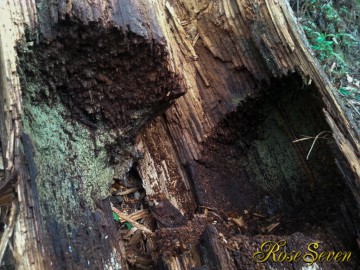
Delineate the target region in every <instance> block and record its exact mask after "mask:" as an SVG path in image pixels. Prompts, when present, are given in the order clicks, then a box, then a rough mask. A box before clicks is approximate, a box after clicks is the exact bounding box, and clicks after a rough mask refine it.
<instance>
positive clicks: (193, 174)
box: [0, 0, 360, 269]
mask: <svg viewBox="0 0 360 270" xmlns="http://www.w3.org/2000/svg"><path fill="white" fill-rule="evenodd" d="M0 12H1V15H0V16H1V18H2V24H1V26H0V31H1V32H0V45H1V46H0V47H1V86H2V87H1V105H2V106H1V108H2V112H1V142H2V151H3V156H4V164H5V167H6V169H5V178H4V180H3V182H2V186H1V190H0V191H1V197H2V198H4V199H2V200H1V202H2V204H1V205H3V206H4V205H6V204H11V203H12V207H11V209H12V211H11V212H10V214H9V217H8V221H7V222H8V223H7V224H8V226H7V228H6V230H5V232H4V233H3V236H2V247H0V255H2V254H4V252H5V258H7V263H8V264H9V265H10V264H12V265H15V266H16V268H19V269H120V268H124V269H127V268H128V263H129V253H128V252H127V250H126V249H125V248H124V245H123V244H124V243H123V241H122V240H121V239H118V238H119V237H118V234H117V232H116V227H115V223H114V220H113V216H112V213H111V211H112V210H111V206H110V199H109V196H110V192H109V190H110V186H111V184H112V182H113V181H114V180H116V181H120V182H122V183H126V182H127V181H128V179H129V177H131V174H132V173H133V172H136V174H138V175H139V177H140V178H141V180H142V185H143V188H144V189H145V191H146V202H147V203H148V204H149V208H150V212H151V214H152V216H153V218H154V219H155V220H156V224H157V225H156V226H152V227H151V226H149V227H150V229H149V230H154V231H155V233H154V234H153V233H152V232H147V233H146V232H145V233H144V236H143V237H144V239H146V240H147V243H148V244H149V243H150V242H153V244H154V245H155V248H154V249H153V250H151V249H150V250H151V252H150V253H151V259H152V261H153V263H155V264H157V266H156V267H158V268H160V267H164V268H167V269H190V267H199V269H200V267H207V268H205V269H251V268H254V267H260V266H259V265H258V264H256V262H255V261H252V260H246V259H244V258H240V257H241V256H240V255H239V254H240V253H239V249H238V248H236V246H239V245H245V246H246V245H250V243H258V242H259V241H260V240H263V239H266V236H264V235H269V234H271V233H275V234H277V235H280V238H281V235H287V236H286V239H287V241H288V242H291V241H293V242H294V243H295V244H294V245H295V247H299V248H300V246H306V243H305V242H304V241H305V240H304V239H306V240H309V241H313V240H314V239H318V238H317V237H319V238H320V239H321V240H323V241H325V242H326V243H327V245H328V246H331V245H332V246H334V245H335V247H336V245H337V246H338V247H339V248H343V247H344V248H349V249H352V250H354V248H355V245H356V239H359V230H358V224H359V223H358V222H359V215H358V210H356V209H357V207H359V205H360V195H359V194H360V163H359V159H358V157H359V139H358V138H359V129H358V127H357V126H356V124H355V123H351V124H350V123H349V121H348V120H347V119H346V117H345V116H344V114H343V111H342V109H341V107H340V105H339V104H338V101H337V100H336V98H335V97H334V94H333V93H334V91H333V89H332V85H331V84H330V82H329V81H328V79H327V78H326V76H325V74H324V73H323V71H322V70H321V69H320V67H319V65H318V63H317V62H316V60H314V58H313V56H312V55H311V52H310V50H309V46H308V44H307V43H306V41H305V40H306V39H305V37H304V35H303V32H302V30H301V29H300V28H299V26H298V24H297V22H296V19H295V18H294V16H293V13H292V11H291V10H290V8H289V6H288V4H287V2H286V1H285V0H277V1H276V0H261V1H245V0H237V1H235V0H223V1H220V0H217V1H187V0H182V1H181V0H172V1H150V0H142V1H102V0H96V1H78V0H72V1H63V0H56V1H46V0H42V1H37V2H36V3H35V1H33V0H27V1H14V2H13V1H7V2H3V3H1V10H0ZM318 134H320V135H319V136H317V135H318ZM327 134H331V135H332V138H333V140H331V141H332V144H331V145H330V146H329V145H328V144H326V142H325V140H324V139H321V138H324V137H326V136H325V135H327ZM301 135H308V136H312V137H314V138H313V140H306V141H305V140H304V141H301V140H300V141H298V142H294V141H296V140H297V139H299V138H300V136H301ZM319 137H321V138H319ZM327 138H328V139H329V138H330V136H328V137H327ZM313 142H314V144H312V143H313ZM309 149H310V151H309ZM350 191H351V192H350ZM174 213H175V214H174ZM299 213H300V214H299ZM305 213H306V214H305ZM320 214H323V215H324V217H320V216H319V215H320ZM332 215H335V216H336V217H339V216H340V217H341V218H342V221H341V222H340V221H338V222H336V221H334V219H333V218H330V217H329V216H332ZM305 216H306V217H305ZM325 216H326V217H325ZM239 217H241V218H242V219H245V225H243V223H242V222H240V221H239V220H241V218H239ZM262 217H264V218H262ZM125 218H126V217H125ZM259 218H260V220H259ZM335 219H336V218H335ZM233 220H235V221H234V222H233ZM215 221H216V222H215ZM213 223H217V225H215V226H213V225H211V226H208V224H213ZM277 223H279V224H281V225H276V224H277ZM134 224H135V223H134ZM236 224H237V225H236ZM259 224H260V225H259ZM274 224H275V225H274ZM304 224H310V225H311V226H315V225H314V224H316V226H317V227H318V228H319V229H318V230H316V233H317V234H316V233H315V232H314V233H311V232H310V231H308V230H307V228H310V227H311V226H310V225H309V226H310V227H306V226H307V225H306V226H305V225H304ZM135 225H136V224H135ZM136 226H138V225H136ZM273 226H275V227H274V228H272V227H273ZM138 228H139V229H140V230H141V229H142V227H141V226H138ZM276 230H277V231H276ZM342 230H344V232H345V233H341V231H342ZM145 231H146V230H145ZM227 231H228V232H230V231H231V232H232V231H234V232H242V233H243V234H244V235H243V236H239V237H235V238H234V237H233V235H231V234H227ZM328 231H333V232H334V234H335V235H336V236H341V239H340V240H341V241H342V242H341V241H340V242H339V241H338V240H336V237H335V236H332V235H331V233H329V232H328ZM189 232H193V233H192V234H191V235H188V234H189ZM294 232H298V233H296V234H293V233H294ZM304 235H305V236H304ZM269 237H270V236H269ZM271 237H275V236H271ZM275 238H276V237H275ZM302 238H304V239H302ZM168 239H173V241H174V242H171V241H170V240H168ZM219 239H224V241H220V240H219ZM276 239H277V238H276ZM297 244H298V246H296V245H297ZM10 247H11V248H10ZM179 247H180V248H179ZM251 252H253V250H252V249H251V248H250V247H249V248H248V249H246V251H245V252H244V254H249V256H250V257H251V256H252V253H251ZM194 254H195V255H194ZM239 256H240V257H239ZM239 258H240V259H239ZM354 260H355V259H354ZM328 266H329V267H334V265H328ZM274 267H276V264H275V266H274ZM284 267H286V265H285V266H284ZM324 267H327V266H326V265H324Z"/></svg>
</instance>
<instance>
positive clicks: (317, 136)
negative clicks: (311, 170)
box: [306, 131, 329, 160]
mask: <svg viewBox="0 0 360 270" xmlns="http://www.w3.org/2000/svg"><path fill="white" fill-rule="evenodd" d="M324 133H329V131H322V132H320V133H319V134H318V135H316V137H315V139H314V141H313V143H312V145H311V147H310V150H309V153H308V154H307V156H306V160H308V159H309V156H310V153H311V151H312V149H313V148H314V145H315V143H316V141H317V139H318V138H319V137H320V136H321V135H322V134H324Z"/></svg>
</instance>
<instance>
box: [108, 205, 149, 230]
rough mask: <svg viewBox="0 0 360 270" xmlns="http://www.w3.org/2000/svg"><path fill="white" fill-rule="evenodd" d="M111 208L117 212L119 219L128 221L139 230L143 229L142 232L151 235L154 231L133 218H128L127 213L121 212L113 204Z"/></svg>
mask: <svg viewBox="0 0 360 270" xmlns="http://www.w3.org/2000/svg"><path fill="white" fill-rule="evenodd" d="M111 210H112V211H113V212H114V213H115V214H117V215H118V216H119V218H120V219H123V220H125V221H127V222H130V223H131V224H132V225H133V226H134V227H136V228H138V229H139V230H141V231H143V232H144V233H146V234H148V235H150V236H153V235H154V232H153V231H151V230H150V229H148V228H146V227H145V226H144V225H141V224H140V223H138V222H136V221H135V220H133V219H131V218H129V216H128V215H127V214H124V213H122V212H121V211H119V210H118V209H117V208H115V207H114V206H111Z"/></svg>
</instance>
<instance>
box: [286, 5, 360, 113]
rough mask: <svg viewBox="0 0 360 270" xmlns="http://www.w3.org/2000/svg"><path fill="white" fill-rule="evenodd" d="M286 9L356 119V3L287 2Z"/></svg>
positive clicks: (359, 23) (359, 71)
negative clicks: (290, 11)
mask: <svg viewBox="0 0 360 270" xmlns="http://www.w3.org/2000/svg"><path fill="white" fill-rule="evenodd" d="M290 5H291V6H292V8H293V10H294V12H295V14H296V16H297V17H298V20H299V22H300V23H301V24H302V27H303V29H304V32H305V34H306V36H307V38H308V40H309V43H310V45H311V48H312V49H313V51H314V53H315V55H316V57H317V58H318V60H319V62H320V63H321V65H322V68H323V69H324V70H325V72H326V73H327V74H328V76H329V78H330V79H331V81H332V83H333V84H334V85H335V87H336V88H337V90H338V92H337V94H338V95H339V96H341V97H343V100H344V101H345V104H346V106H348V105H349V107H351V109H352V110H354V111H355V112H356V113H357V114H358V116H360V113H359V108H360V102H359V101H360V56H359V52H360V38H359V29H360V0H337V1H332V0H290Z"/></svg>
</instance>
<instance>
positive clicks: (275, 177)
mask: <svg viewBox="0 0 360 270" xmlns="http://www.w3.org/2000/svg"><path fill="white" fill-rule="evenodd" d="M324 107H325V106H324V104H323V102H322V100H321V99H320V98H319V95H318V94H317V90H316V88H315V87H314V86H304V85H303V84H302V80H301V78H300V77H299V76H297V75H291V76H289V77H287V78H282V79H276V80H275V79H274V80H273V81H272V83H271V87H270V89H268V90H267V91H266V94H265V95H263V96H262V97H260V98H258V99H256V100H247V101H246V102H244V103H243V104H241V105H240V106H239V107H238V110H237V111H236V112H234V113H232V114H230V115H229V116H228V117H227V118H226V119H224V120H223V121H222V122H221V123H220V125H219V126H218V128H217V129H216V130H215V131H214V133H213V136H212V137H211V138H210V139H208V140H207V141H206V143H204V146H203V154H202V158H201V160H199V161H198V162H196V163H195V164H192V179H193V180H194V186H195V190H196V194H197V197H198V200H199V203H200V205H202V206H205V207H207V208H209V209H216V210H217V211H218V212H219V211H220V212H223V213H226V216H243V218H244V221H245V224H246V229H244V230H243V231H242V233H245V234H249V235H257V234H275V235H290V234H293V233H295V232H302V233H303V234H305V235H313V234H315V233H319V234H321V235H323V236H324V238H328V239H329V241H330V242H331V241H332V240H331V239H339V240H341V241H342V242H343V243H344V245H345V246H346V247H347V248H348V249H351V250H356V249H357V245H356V241H355V239H356V235H357V233H358V232H357V231H358V228H357V226H356V224H359V215H358V209H356V203H355V201H354V199H353V196H352V193H351V192H350V190H349V188H348V187H347V185H346V182H345V179H344V178H343V176H342V174H341V173H340V171H339V169H338V167H337V165H336V162H335V161H336V160H338V162H341V159H342V157H341V155H340V153H339V152H338V149H337V146H336V144H335V141H334V140H333V139H332V136H331V133H330V130H331V129H330V128H329V126H328V125H327V123H326V121H325V119H324V115H323V112H322V109H323V108H324ZM317 136H318V137H317ZM316 137H317V139H316V141H315V142H314V139H315V138H316ZM299 139H302V140H300V141H299ZM275 224H276V226H275V227H271V226H272V225H275ZM218 229H219V228H218ZM219 230H220V231H221V229H219Z"/></svg>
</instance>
